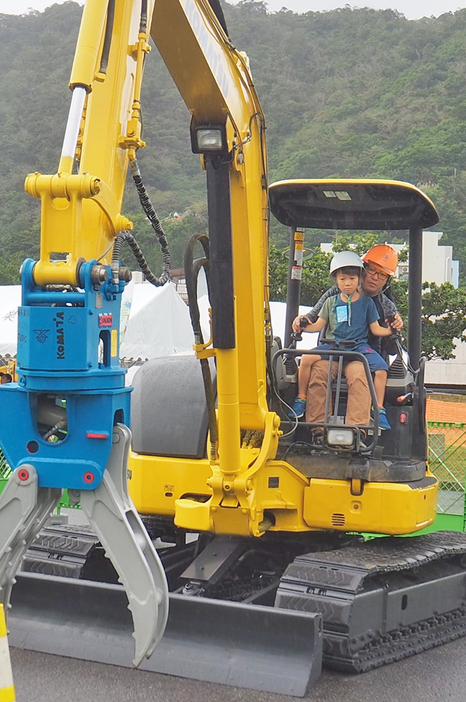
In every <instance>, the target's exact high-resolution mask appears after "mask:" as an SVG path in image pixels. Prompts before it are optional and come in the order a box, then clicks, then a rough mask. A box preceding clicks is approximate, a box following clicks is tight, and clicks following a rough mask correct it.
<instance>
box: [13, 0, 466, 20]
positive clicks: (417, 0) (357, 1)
mask: <svg viewBox="0 0 466 702" xmlns="http://www.w3.org/2000/svg"><path fill="white" fill-rule="evenodd" d="M56 1H57V2H59V3H61V2H64V0H56ZM78 1H79V0H78ZM228 1H229V2H230V3H233V4H236V2H238V0H228ZM267 3H268V7H269V11H270V12H276V11H278V10H280V9H281V8H282V7H287V8H288V9H289V10H292V11H293V12H308V11H309V10H314V11H318V10H333V9H334V8H336V7H344V6H345V5H346V4H348V5H351V7H372V8H374V9H376V10H383V9H386V8H392V9H394V10H398V12H402V13H403V14H404V15H405V16H406V17H408V19H418V18H419V17H430V16H432V15H433V16H434V17H438V16H439V15H441V14H443V13H444V12H450V11H451V12H454V11H455V10H458V9H460V8H463V7H465V6H466V0H366V1H365V0H353V1H350V2H348V3H346V2H345V0H267ZM52 4H53V2H52V1H51V0H0V13H5V14H11V15H20V14H23V13H25V12H28V10H29V9H31V8H32V9H34V10H39V11H42V10H44V9H45V8H46V7H49V6H50V5H52ZM80 4H83V2H82V0H81V2H80Z"/></svg>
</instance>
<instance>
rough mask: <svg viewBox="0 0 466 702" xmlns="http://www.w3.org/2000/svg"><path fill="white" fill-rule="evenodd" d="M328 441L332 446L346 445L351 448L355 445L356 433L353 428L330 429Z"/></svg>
mask: <svg viewBox="0 0 466 702" xmlns="http://www.w3.org/2000/svg"><path fill="white" fill-rule="evenodd" d="M327 443H328V444H330V445H332V446H344V447H345V448H350V447H351V446H353V445H354V434H353V431H352V429H328V431H327Z"/></svg>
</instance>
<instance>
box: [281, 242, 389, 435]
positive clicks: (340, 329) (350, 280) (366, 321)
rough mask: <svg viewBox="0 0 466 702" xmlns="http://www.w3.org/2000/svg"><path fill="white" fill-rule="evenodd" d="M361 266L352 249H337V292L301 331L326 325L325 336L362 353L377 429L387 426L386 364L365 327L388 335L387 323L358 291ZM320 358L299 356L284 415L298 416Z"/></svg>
mask: <svg viewBox="0 0 466 702" xmlns="http://www.w3.org/2000/svg"><path fill="white" fill-rule="evenodd" d="M362 270H363V262H362V261H361V259H360V258H359V256H358V255H357V254H356V253H355V252H354V251H341V252H340V253H338V254H336V255H335V256H334V257H333V258H332V260H331V262H330V274H331V276H332V278H333V279H334V280H335V283H336V285H337V287H338V289H339V290H340V293H339V294H338V295H335V296H333V297H329V298H328V299H327V300H326V301H325V303H324V305H323V307H322V309H321V311H320V313H319V318H318V320H317V322H314V323H313V324H312V323H309V324H308V325H307V326H306V328H305V330H304V331H308V332H316V331H322V330H323V329H324V327H325V326H326V325H327V330H326V337H327V338H328V339H330V340H334V341H335V342H336V343H337V344H338V343H339V342H340V341H353V342H354V345H352V346H351V351H357V352H358V353H362V354H363V355H364V356H365V357H366V358H367V361H368V363H369V368H370V370H371V372H372V373H374V388H375V394H376V396H377V404H378V406H379V426H380V428H381V429H391V427H390V424H389V422H388V419H387V414H386V411H385V409H384V406H383V402H384V396H385V385H386V382H387V371H388V366H387V364H386V363H385V361H384V360H383V358H382V357H381V356H380V355H379V354H378V353H377V351H374V349H373V348H371V347H370V346H369V343H368V337H369V330H370V331H371V332H372V334H374V336H390V335H391V334H392V330H391V328H390V327H388V328H387V327H382V326H381V325H380V324H379V321H378V320H379V313H378V312H377V308H376V306H375V303H374V301H373V300H372V298H370V297H366V296H365V295H360V293H359V291H358V287H359V283H360V280H361V273H362ZM329 348H330V347H329V345H328V344H320V345H319V346H317V347H316V349H315V350H316V351H318V350H319V349H322V350H324V349H325V350H327V351H328V350H329ZM320 360H321V356H318V355H311V354H305V355H303V356H302V358H301V363H300V366H299V372H298V396H297V398H296V399H295V401H294V403H293V407H292V410H291V411H290V412H289V413H288V416H289V417H291V418H292V419H294V418H295V417H297V418H299V417H302V416H303V414H304V409H305V407H306V395H307V387H308V385H309V378H310V375H311V367H312V364H313V363H316V362H317V361H320Z"/></svg>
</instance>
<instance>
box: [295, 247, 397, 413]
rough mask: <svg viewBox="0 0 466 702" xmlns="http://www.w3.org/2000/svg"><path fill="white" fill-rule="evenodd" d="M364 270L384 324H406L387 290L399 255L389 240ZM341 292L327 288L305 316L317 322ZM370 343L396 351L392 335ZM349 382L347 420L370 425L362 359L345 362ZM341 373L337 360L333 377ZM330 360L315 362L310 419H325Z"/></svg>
mask: <svg viewBox="0 0 466 702" xmlns="http://www.w3.org/2000/svg"><path fill="white" fill-rule="evenodd" d="M362 260H363V262H364V271H363V275H362V278H361V293H362V294H363V295H367V296H368V297H371V298H372V299H373V300H374V302H375V306H376V307H377V310H378V312H379V314H380V323H381V325H382V326H387V325H388V320H389V319H390V324H391V326H392V327H393V329H394V330H395V331H400V330H401V329H402V328H403V320H402V319H401V317H400V315H399V314H398V311H397V308H396V305H395V303H394V302H393V301H392V300H391V299H390V298H389V297H388V296H387V295H386V294H384V292H383V291H384V290H386V289H387V287H388V285H389V282H390V278H391V277H392V276H393V275H394V274H395V272H396V268H397V266H398V255H397V253H396V251H395V250H394V249H393V248H392V247H391V246H388V244H376V245H375V246H373V247H372V248H371V249H369V251H368V252H367V253H366V254H365V255H364V256H363V257H362ZM336 294H338V289H337V288H330V290H327V292H325V293H324V294H323V295H322V297H321V298H320V300H319V301H318V302H317V303H316V304H315V305H314V307H313V308H312V310H311V311H310V312H308V313H307V314H306V315H305V318H307V320H309V321H311V322H315V321H316V320H317V318H318V316H319V312H320V310H321V309H322V306H323V304H324V302H325V300H326V299H327V298H328V297H331V296H332V295H336ZM302 318H303V316H302V315H299V316H298V317H296V318H295V319H294V320H293V325H292V326H293V331H294V332H296V333H299V332H300V331H302V327H301V319H302ZM392 318H393V319H392ZM369 343H370V345H371V346H373V348H374V349H375V350H376V351H378V352H379V353H380V354H381V355H382V356H384V357H386V356H387V355H388V354H389V353H391V352H392V349H391V348H390V344H391V339H390V338H387V337H371V336H370V337H369ZM344 373H345V376H346V382H347V383H348V389H349V393H348V403H347V409H346V423H347V424H353V425H368V424H369V421H370V408H371V396H370V392H369V385H368V382H367V378H366V374H365V371H364V366H363V365H362V363H361V362H360V361H350V362H349V363H346V364H345V366H344ZM336 375H337V364H336V363H334V364H333V367H332V377H333V378H335V377H336ZM327 381H328V361H325V360H321V361H317V362H316V363H314V364H313V366H312V371H311V378H310V381H309V387H308V392H307V402H306V421H307V422H323V421H324V417H325V398H326V394H327Z"/></svg>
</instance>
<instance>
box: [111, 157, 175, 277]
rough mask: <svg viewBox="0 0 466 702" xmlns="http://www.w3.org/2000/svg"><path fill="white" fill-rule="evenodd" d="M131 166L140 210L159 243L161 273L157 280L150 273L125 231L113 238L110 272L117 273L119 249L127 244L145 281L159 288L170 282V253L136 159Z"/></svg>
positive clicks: (134, 239) (133, 239) (130, 233)
mask: <svg viewBox="0 0 466 702" xmlns="http://www.w3.org/2000/svg"><path fill="white" fill-rule="evenodd" d="M130 166H131V175H132V176H133V181H134V184H135V186H136V189H137V191H138V195H139V201H140V203H141V206H142V209H143V210H144V213H145V215H146V217H147V218H148V220H149V222H150V224H151V226H152V229H153V230H154V232H155V235H156V237H157V240H158V242H159V245H160V248H161V250H162V273H161V275H160V278H157V276H156V275H154V273H153V272H152V271H151V269H150V267H149V264H148V263H147V261H146V258H145V256H144V254H143V253H142V251H141V248H140V246H139V244H138V243H137V241H136V238H135V236H134V234H132V232H130V231H129V230H127V229H123V230H122V231H121V232H118V234H117V236H116V237H115V241H114V244H113V254H112V264H111V267H112V270H113V271H114V273H115V274H117V273H118V267H119V261H120V254H121V247H122V245H123V243H125V242H126V243H127V244H128V245H129V246H130V248H131V251H132V252H133V255H134V257H135V259H136V261H137V262H138V265H139V268H140V269H141V271H142V272H143V273H144V275H145V277H146V280H147V281H148V282H149V283H152V285H156V286H160V285H165V283H166V282H167V281H168V280H170V268H171V260H170V251H169V249H168V242H167V237H166V235H165V232H164V231H163V228H162V225H161V223H160V220H159V218H158V217H157V213H156V211H155V210H154V208H153V206H152V203H151V201H150V198H149V195H148V193H147V190H146V188H145V185H144V183H143V181H142V177H141V172H140V170H139V166H138V163H137V160H136V159H133V160H131V162H130Z"/></svg>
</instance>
